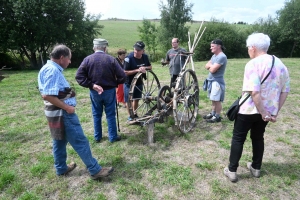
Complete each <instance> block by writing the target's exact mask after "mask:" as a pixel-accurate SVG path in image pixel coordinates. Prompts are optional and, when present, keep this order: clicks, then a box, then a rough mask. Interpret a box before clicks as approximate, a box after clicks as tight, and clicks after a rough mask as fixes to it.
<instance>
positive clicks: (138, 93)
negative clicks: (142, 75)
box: [124, 84, 143, 103]
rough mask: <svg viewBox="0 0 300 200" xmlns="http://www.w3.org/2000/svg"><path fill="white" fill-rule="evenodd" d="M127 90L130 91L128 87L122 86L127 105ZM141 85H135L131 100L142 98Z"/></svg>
mask: <svg viewBox="0 0 300 200" xmlns="http://www.w3.org/2000/svg"><path fill="white" fill-rule="evenodd" d="M129 90H130V85H126V84H124V99H125V102H126V103H127V102H128V101H129ZM142 91H143V85H136V86H135V88H134V89H133V95H132V97H133V98H138V99H140V98H142V94H143V92H142Z"/></svg>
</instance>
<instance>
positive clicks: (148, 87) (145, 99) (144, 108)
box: [128, 70, 161, 121]
mask: <svg viewBox="0 0 300 200" xmlns="http://www.w3.org/2000/svg"><path fill="white" fill-rule="evenodd" d="M140 78H143V73H137V74H136V75H135V76H134V78H133V80H132V82H131V85H130V90H129V97H128V108H129V112H130V117H132V118H134V115H137V116H138V117H137V118H135V119H134V120H135V121H141V120H142V119H144V118H145V116H151V115H152V113H153V111H154V110H156V108H157V99H158V93H159V90H160V88H161V87H160V83H159V80H158V78H157V76H156V75H155V74H154V73H153V72H152V71H151V70H147V71H146V79H145V78H144V80H143V91H141V90H140V89H139V88H138V87H137V86H136V83H137V81H138V80H139V79H140ZM134 89H137V90H139V91H141V92H142V97H141V98H133V91H134ZM134 100H139V106H138V107H137V109H136V110H134V109H133V101H134Z"/></svg>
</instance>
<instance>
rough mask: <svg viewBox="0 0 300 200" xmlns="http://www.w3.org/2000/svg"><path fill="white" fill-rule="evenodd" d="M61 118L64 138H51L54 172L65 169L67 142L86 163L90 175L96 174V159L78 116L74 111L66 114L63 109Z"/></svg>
mask: <svg viewBox="0 0 300 200" xmlns="http://www.w3.org/2000/svg"><path fill="white" fill-rule="evenodd" d="M63 120H64V126H65V139H64V140H53V155H54V167H55V169H56V174H58V175H59V174H63V173H65V172H66V171H67V169H68V166H67V164H66V160H67V149H66V146H67V144H68V142H69V143H70V145H71V146H72V147H73V149H74V150H75V151H76V152H77V153H78V155H79V156H80V158H81V160H82V161H83V163H84V164H85V165H86V167H87V169H88V171H89V173H90V174H91V175H95V174H97V173H98V172H99V171H100V170H101V166H100V165H99V164H98V161H97V160H96V159H95V158H94V157H93V156H92V152H91V149H90V144H89V141H88V139H87V138H86V137H85V135H84V133H83V130H82V127H81V125H80V122H79V120H78V117H77V115H76V114H75V113H73V114H68V113H67V112H66V111H63Z"/></svg>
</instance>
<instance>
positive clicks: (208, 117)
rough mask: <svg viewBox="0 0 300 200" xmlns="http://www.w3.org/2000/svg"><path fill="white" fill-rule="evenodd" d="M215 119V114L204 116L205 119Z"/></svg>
mask: <svg viewBox="0 0 300 200" xmlns="http://www.w3.org/2000/svg"><path fill="white" fill-rule="evenodd" d="M212 117H213V114H211V113H209V114H207V115H204V116H203V119H211V118H212Z"/></svg>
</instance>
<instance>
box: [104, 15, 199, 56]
mask: <svg viewBox="0 0 300 200" xmlns="http://www.w3.org/2000/svg"><path fill="white" fill-rule="evenodd" d="M151 23H154V24H155V26H156V27H159V26H160V22H158V21H151ZM99 24H101V25H103V26H104V28H103V29H102V31H101V35H99V37H101V38H105V39H106V40H107V41H108V44H109V48H108V52H109V53H110V54H112V55H115V54H116V52H117V51H118V49H120V48H121V49H126V50H127V52H131V51H132V50H133V45H134V44H135V42H136V41H138V40H141V39H140V36H139V32H138V26H140V27H141V26H143V21H142V20H128V21H120V20H116V21H114V20H100V21H99ZM200 24H201V23H199V22H194V23H192V24H191V23H188V24H187V26H190V27H191V28H190V32H191V34H192V35H194V34H195V32H196V31H198V29H199V27H200ZM170 44H171V43H170ZM171 47H172V46H171V45H170V48H171ZM145 50H146V51H147V47H146V48H145Z"/></svg>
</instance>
